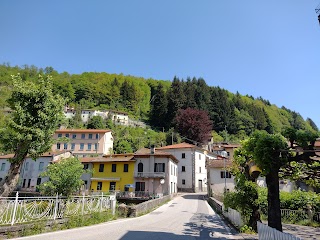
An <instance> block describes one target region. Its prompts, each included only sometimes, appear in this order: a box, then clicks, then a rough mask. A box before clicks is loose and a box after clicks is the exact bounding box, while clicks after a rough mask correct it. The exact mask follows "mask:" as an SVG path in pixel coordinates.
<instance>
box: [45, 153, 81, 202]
mask: <svg viewBox="0 0 320 240" xmlns="http://www.w3.org/2000/svg"><path fill="white" fill-rule="evenodd" d="M84 172H85V170H84V169H83V165H82V163H81V162H80V161H79V159H78V158H76V157H70V158H65V159H61V160H59V161H58V162H55V163H53V164H50V165H48V167H47V170H46V171H45V172H43V173H41V177H48V178H49V180H48V181H46V182H44V183H42V184H41V185H40V186H39V190H40V192H41V193H42V194H45V195H46V196H54V195H55V194H59V195H60V194H61V195H63V196H70V195H71V194H73V193H75V192H76V191H78V190H80V187H81V186H82V185H83V180H81V175H82V174H83V173H84Z"/></svg>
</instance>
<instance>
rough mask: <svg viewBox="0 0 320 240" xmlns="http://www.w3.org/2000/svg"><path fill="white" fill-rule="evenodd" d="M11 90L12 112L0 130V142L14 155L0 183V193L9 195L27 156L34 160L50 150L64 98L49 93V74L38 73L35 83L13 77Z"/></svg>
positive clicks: (60, 116)
mask: <svg viewBox="0 0 320 240" xmlns="http://www.w3.org/2000/svg"><path fill="white" fill-rule="evenodd" d="M12 78H13V79H12V80H13V90H12V94H11V97H10V98H9V100H8V103H9V106H10V108H11V109H12V110H13V113H12V115H11V117H10V119H9V120H8V123H7V125H6V127H5V128H2V129H1V130H0V142H1V143H2V145H3V148H4V150H5V151H6V152H13V153H14V156H13V158H11V159H10V160H9V161H10V163H11V165H10V169H9V171H8V175H7V176H6V177H5V178H4V179H3V181H2V182H1V187H0V194H1V196H2V197H4V196H8V195H9V194H10V193H11V192H12V191H13V190H14V188H15V186H16V184H17V182H18V179H19V175H20V169H21V165H22V163H23V161H24V160H25V158H26V156H27V155H29V156H30V157H32V158H33V159H36V158H38V157H39V156H40V155H41V154H43V153H44V152H46V151H48V150H49V149H51V147H52V144H53V139H52V135H53V133H54V131H55V130H56V129H57V127H58V124H59V122H60V121H61V120H62V119H63V106H64V101H63V99H62V98H61V97H60V96H59V95H54V94H53V93H52V85H51V77H49V76H47V77H46V78H43V77H42V76H39V79H38V82H36V83H34V82H29V81H22V79H21V77H20V75H16V76H13V77H12Z"/></svg>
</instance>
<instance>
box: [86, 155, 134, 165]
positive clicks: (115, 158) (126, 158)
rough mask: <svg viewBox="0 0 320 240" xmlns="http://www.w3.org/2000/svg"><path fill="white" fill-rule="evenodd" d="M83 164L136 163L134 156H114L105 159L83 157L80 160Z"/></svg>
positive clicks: (104, 157)
mask: <svg viewBox="0 0 320 240" xmlns="http://www.w3.org/2000/svg"><path fill="white" fill-rule="evenodd" d="M80 161H81V162H82V163H95V162H128V161H135V159H134V156H133V154H113V155H106V156H103V157H83V158H80Z"/></svg>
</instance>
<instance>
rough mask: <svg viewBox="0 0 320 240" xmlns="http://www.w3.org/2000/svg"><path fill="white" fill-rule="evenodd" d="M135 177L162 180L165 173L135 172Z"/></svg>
mask: <svg viewBox="0 0 320 240" xmlns="http://www.w3.org/2000/svg"><path fill="white" fill-rule="evenodd" d="M134 176H135V177H141V178H164V177H165V176H166V173H164V172H137V173H135V174H134Z"/></svg>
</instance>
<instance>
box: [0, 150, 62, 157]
mask: <svg viewBox="0 0 320 240" xmlns="http://www.w3.org/2000/svg"><path fill="white" fill-rule="evenodd" d="M62 153H65V151H55V152H45V153H43V154H42V155H41V156H40V157H52V156H54V155H59V154H62ZM13 157H14V154H13V153H11V154H6V155H0V159H7V158H13ZM27 157H29V156H27Z"/></svg>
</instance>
